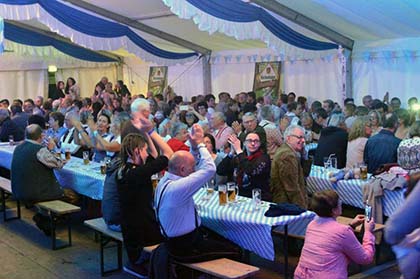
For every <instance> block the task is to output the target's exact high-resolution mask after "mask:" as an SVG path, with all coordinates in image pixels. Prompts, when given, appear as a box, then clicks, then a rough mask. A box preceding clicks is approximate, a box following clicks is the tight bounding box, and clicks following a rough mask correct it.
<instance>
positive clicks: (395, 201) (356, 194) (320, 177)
mask: <svg viewBox="0 0 420 279" xmlns="http://www.w3.org/2000/svg"><path fill="white" fill-rule="evenodd" d="M306 182H307V189H308V192H309V193H311V194H312V193H315V192H319V191H322V190H327V189H333V190H335V191H337V193H338V195H339V196H340V198H341V200H342V201H343V203H344V204H347V205H351V206H354V207H358V208H364V201H363V193H362V185H363V184H365V183H366V182H367V180H361V179H349V180H339V181H338V182H337V183H332V182H330V180H329V177H328V172H326V171H325V170H324V168H323V167H320V166H312V169H311V174H310V175H309V177H307V179H306ZM403 201H404V196H403V191H402V190H394V191H389V190H384V196H383V197H382V209H383V212H384V215H385V216H391V215H392V214H393V213H394V212H395V210H396V209H397V208H398V207H399V206H400V205H401V204H402V203H403Z"/></svg>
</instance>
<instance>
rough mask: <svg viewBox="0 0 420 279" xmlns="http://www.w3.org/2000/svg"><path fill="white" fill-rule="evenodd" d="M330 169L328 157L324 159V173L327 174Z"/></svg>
mask: <svg viewBox="0 0 420 279" xmlns="http://www.w3.org/2000/svg"><path fill="white" fill-rule="evenodd" d="M330 167H331V161H330V157H324V172H327V171H328V170H329V168H330Z"/></svg>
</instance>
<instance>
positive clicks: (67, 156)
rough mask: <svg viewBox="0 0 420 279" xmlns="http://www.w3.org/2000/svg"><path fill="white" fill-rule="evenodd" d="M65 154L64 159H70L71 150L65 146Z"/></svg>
mask: <svg viewBox="0 0 420 279" xmlns="http://www.w3.org/2000/svg"><path fill="white" fill-rule="evenodd" d="M65 154H66V160H67V161H68V160H70V159H71V152H70V148H66V150H65Z"/></svg>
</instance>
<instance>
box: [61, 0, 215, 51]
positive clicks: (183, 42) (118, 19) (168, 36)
mask: <svg viewBox="0 0 420 279" xmlns="http://www.w3.org/2000/svg"><path fill="white" fill-rule="evenodd" d="M64 1H66V2H69V3H71V4H73V5H75V6H77V7H80V8H83V9H85V10H87V11H91V12H94V13H96V14H98V15H101V16H104V17H106V18H109V19H112V20H114V21H116V22H119V23H122V24H124V25H127V26H130V27H133V28H135V29H138V30H140V31H143V32H146V33H148V34H150V35H153V36H156V37H158V38H160V39H164V40H166V41H168V42H171V43H174V44H176V45H179V46H182V47H185V48H187V49H190V50H193V51H196V52H198V53H201V54H205V55H207V54H210V52H211V50H209V49H207V48H205V47H202V46H200V45H197V44H195V43H192V42H189V41H187V40H184V39H181V38H179V37H176V36H174V35H171V34H169V33H166V32H163V31H160V30H158V29H156V28H153V27H150V26H148V25H145V24H143V23H140V22H138V21H136V20H133V19H131V18H128V17H125V16H121V15H119V14H116V13H113V12H111V11H108V10H106V9H103V8H101V7H98V6H95V5H92V4H90V3H87V2H84V1H81V0H64Z"/></svg>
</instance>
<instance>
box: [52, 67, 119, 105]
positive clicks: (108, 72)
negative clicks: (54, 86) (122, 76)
mask: <svg viewBox="0 0 420 279" xmlns="http://www.w3.org/2000/svg"><path fill="white" fill-rule="evenodd" d="M104 76H106V77H108V80H109V81H110V82H112V84H113V85H114V84H115V82H116V81H117V80H118V78H117V65H113V66H108V67H100V68H71V69H58V71H57V72H56V73H55V79H56V81H59V80H62V81H64V83H66V80H67V78H69V77H72V78H74V79H75V80H76V84H77V85H79V87H80V95H81V96H82V97H90V96H92V94H93V92H94V89H95V85H96V84H97V83H98V82H99V81H100V80H101V78H102V77H104Z"/></svg>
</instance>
